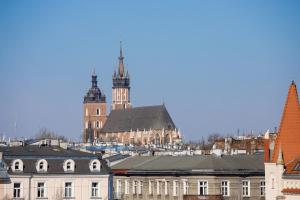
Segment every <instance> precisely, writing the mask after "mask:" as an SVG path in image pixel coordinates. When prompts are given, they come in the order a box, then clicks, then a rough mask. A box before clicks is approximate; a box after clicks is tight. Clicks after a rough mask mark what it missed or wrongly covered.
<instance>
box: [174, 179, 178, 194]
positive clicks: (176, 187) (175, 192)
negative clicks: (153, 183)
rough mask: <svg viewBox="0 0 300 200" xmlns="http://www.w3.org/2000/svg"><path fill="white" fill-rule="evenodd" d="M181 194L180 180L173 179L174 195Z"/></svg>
mask: <svg viewBox="0 0 300 200" xmlns="http://www.w3.org/2000/svg"><path fill="white" fill-rule="evenodd" d="M178 195H179V181H173V196H178Z"/></svg>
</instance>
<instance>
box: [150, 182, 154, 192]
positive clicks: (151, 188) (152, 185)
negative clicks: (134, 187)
mask: <svg viewBox="0 0 300 200" xmlns="http://www.w3.org/2000/svg"><path fill="white" fill-rule="evenodd" d="M153 190H154V181H150V180H149V194H150V195H153Z"/></svg>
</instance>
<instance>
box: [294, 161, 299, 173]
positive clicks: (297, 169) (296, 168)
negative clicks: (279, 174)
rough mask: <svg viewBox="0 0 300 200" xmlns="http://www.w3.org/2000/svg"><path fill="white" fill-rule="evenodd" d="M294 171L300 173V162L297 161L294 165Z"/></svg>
mask: <svg viewBox="0 0 300 200" xmlns="http://www.w3.org/2000/svg"><path fill="white" fill-rule="evenodd" d="M294 170H295V171H300V161H298V163H297V164H296V166H295V168H294Z"/></svg>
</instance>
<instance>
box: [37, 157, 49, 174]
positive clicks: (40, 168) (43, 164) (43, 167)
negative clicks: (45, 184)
mask: <svg viewBox="0 0 300 200" xmlns="http://www.w3.org/2000/svg"><path fill="white" fill-rule="evenodd" d="M47 169H48V163H47V161H46V160H45V159H41V160H39V161H38V162H37V163H36V171H37V172H47Z"/></svg>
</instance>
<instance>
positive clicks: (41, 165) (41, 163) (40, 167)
mask: <svg viewBox="0 0 300 200" xmlns="http://www.w3.org/2000/svg"><path fill="white" fill-rule="evenodd" d="M39 169H40V170H42V169H44V163H43V162H40V165H39Z"/></svg>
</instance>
